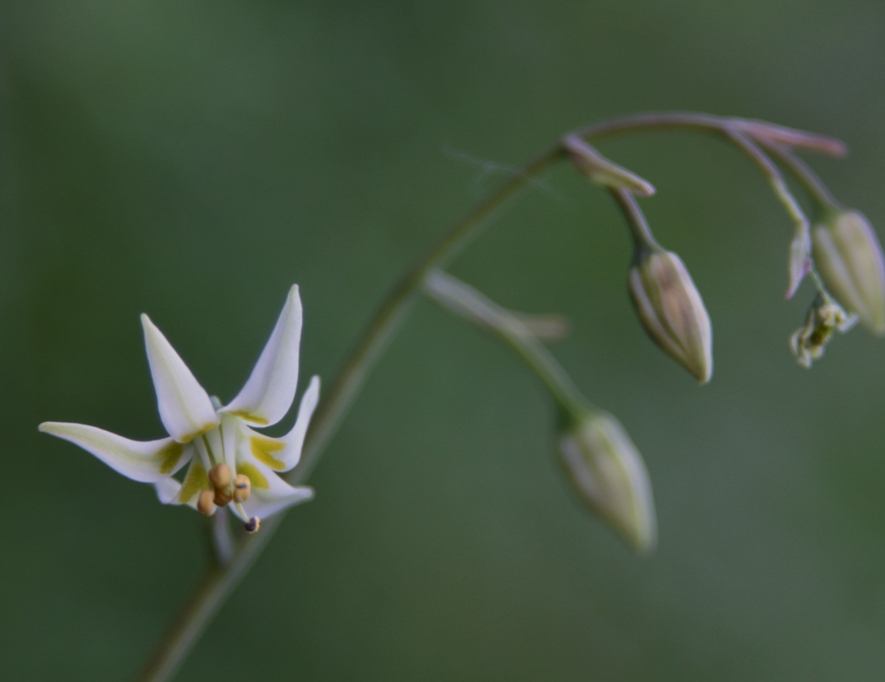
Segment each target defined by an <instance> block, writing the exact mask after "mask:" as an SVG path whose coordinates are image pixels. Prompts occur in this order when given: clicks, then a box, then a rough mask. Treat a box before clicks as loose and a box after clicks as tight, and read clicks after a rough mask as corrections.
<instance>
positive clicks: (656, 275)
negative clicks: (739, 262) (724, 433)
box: [629, 245, 713, 384]
mask: <svg viewBox="0 0 885 682" xmlns="http://www.w3.org/2000/svg"><path fill="white" fill-rule="evenodd" d="M629 288H630V298H631V299H633V306H634V307H635V308H636V312H637V313H638V314H639V319H640V321H641V322H642V325H643V326H644V327H645V331H646V332H648V335H649V336H650V337H651V339H652V341H654V342H655V343H656V344H658V345H659V346H660V347H661V348H662V349H663V350H664V352H665V353H667V354H668V355H669V356H670V357H672V358H673V359H675V360H676V361H677V362H679V363H681V364H682V366H683V367H685V368H686V369H687V370H688V371H689V372H691V373H692V374H693V375H694V376H695V377H697V380H698V381H700V382H701V383H702V384H704V383H707V382H708V381H709V380H710V377H711V376H712V374H713V349H712V346H713V331H712V329H711V326H710V317H709V315H707V309H706V308H705V307H704V302H703V301H702V300H701V295H700V293H699V292H698V290H697V287H695V285H694V282H692V280H691V275H689V274H688V270H686V269H685V265H684V264H683V263H682V260H681V259H680V258H679V256H677V255H676V254H675V253H671V252H669V251H663V250H655V249H651V248H649V247H647V246H645V245H639V246H637V248H636V251H635V253H634V256H633V266H632V267H631V268H630V279H629Z"/></svg>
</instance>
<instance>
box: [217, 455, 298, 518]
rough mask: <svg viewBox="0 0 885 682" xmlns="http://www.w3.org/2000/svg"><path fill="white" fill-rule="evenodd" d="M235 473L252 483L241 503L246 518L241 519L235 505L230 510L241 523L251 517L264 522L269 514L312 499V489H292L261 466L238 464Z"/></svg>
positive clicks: (245, 463) (268, 469)
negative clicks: (247, 495)
mask: <svg viewBox="0 0 885 682" xmlns="http://www.w3.org/2000/svg"><path fill="white" fill-rule="evenodd" d="M237 473H242V474H246V475H247V476H248V477H249V480H250V481H251V482H252V494H251V495H250V496H249V499H248V500H246V501H245V502H243V510H244V511H245V512H246V517H245V518H243V516H242V514H240V513H239V510H237V509H236V506H235V505H232V506H231V510H232V511H234V513H236V514H237V516H239V517H240V518H242V519H243V521H248V520H249V519H251V518H252V517H253V516H256V517H258V518H259V519H261V520H264V519H266V518H267V517H268V516H270V515H271V514H276V513H277V512H278V511H281V510H283V509H285V508H287V507H291V506H292V505H295V504H298V503H299V502H306V501H307V500H310V499H312V498H313V488H308V487H306V486H297V487H293V486H291V485H289V484H288V483H286V482H285V481H284V480H283V479H282V478H280V477H279V476H277V475H276V474H275V473H274V472H273V471H272V470H271V469H270V468H269V467H266V466H264V465H263V464H258V463H252V462H240V463H238V464H237Z"/></svg>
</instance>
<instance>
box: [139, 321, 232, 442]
mask: <svg viewBox="0 0 885 682" xmlns="http://www.w3.org/2000/svg"><path fill="white" fill-rule="evenodd" d="M141 324H142V327H144V345H145V347H146V348H147V356H148V363H149V364H150V366H151V377H152V378H153V380H154V390H155V391H156V393H157V408H158V409H159V411H160V419H161V420H162V421H163V426H165V427H166V431H168V432H169V435H170V436H172V437H173V438H174V439H175V440H177V441H178V442H179V443H188V442H190V441H191V440H193V439H194V438H196V437H197V436H199V435H200V434H202V433H206V432H207V431H209V430H210V429H213V428H215V427H216V426H218V416H217V415H216V414H215V409H214V408H213V407H212V401H211V400H209V395H208V394H207V393H206V391H205V390H204V389H203V387H202V386H200V384H199V382H198V381H197V380H196V378H195V377H194V375H193V374H192V373H191V371H190V370H189V369H188V368H187V365H185V364H184V360H182V359H181V358H180V357H179V356H178V353H176V352H175V349H174V348H173V347H172V345H171V344H170V343H169V342H168V341H167V340H166V337H165V336H163V333H162V332H161V331H160V330H159V329H157V327H156V325H154V323H153V322H151V320H150V318H149V317H148V316H147V315H142V316H141Z"/></svg>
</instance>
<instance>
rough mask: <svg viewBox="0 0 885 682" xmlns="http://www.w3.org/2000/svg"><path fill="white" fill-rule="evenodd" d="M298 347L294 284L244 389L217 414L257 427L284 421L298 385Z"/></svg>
mask: <svg viewBox="0 0 885 682" xmlns="http://www.w3.org/2000/svg"><path fill="white" fill-rule="evenodd" d="M300 344H301V297H300V296H299V294H298V285H297V284H296V285H294V286H293V287H292V288H291V289H290V290H289V295H288V297H287V298H286V304H285V305H284V306H283V310H282V312H281V313H280V317H279V319H278V320H277V323H276V326H274V329H273V332H272V333H271V335H270V338H269V339H268V341H267V345H265V346H264V350H263V351H262V352H261V356H260V357H259V358H258V362H257V363H256V364H255V368H254V369H253V370H252V374H250V375H249V379H248V380H247V381H246V385H245V386H243V389H242V390H241V391H240V393H239V394H238V395H237V397H236V398H234V399H233V400H232V401H231V403H230V404H229V405H227V406H226V407H224V408H222V410H221V411H223V412H227V413H229V414H232V415H234V416H236V417H240V418H241V419H244V420H245V421H247V422H250V423H252V424H256V425H258V426H269V425H271V424H276V423H277V422H278V421H280V419H282V418H283V417H285V416H286V412H288V411H289V408H290V407H291V406H292V400H293V399H294V398H295V389H296V388H297V384H298V352H299V346H300Z"/></svg>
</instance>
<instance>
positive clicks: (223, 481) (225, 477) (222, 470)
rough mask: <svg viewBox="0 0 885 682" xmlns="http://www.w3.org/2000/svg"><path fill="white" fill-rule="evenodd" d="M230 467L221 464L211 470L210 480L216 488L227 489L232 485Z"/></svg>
mask: <svg viewBox="0 0 885 682" xmlns="http://www.w3.org/2000/svg"><path fill="white" fill-rule="evenodd" d="M230 479H231V475H230V467H229V466H228V465H227V464H224V463H221V464H218V465H216V466H214V467H212V468H211V469H209V480H210V481H212V485H214V486H215V487H216V488H221V489H224V488H227V487H228V486H229V485H230Z"/></svg>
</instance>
